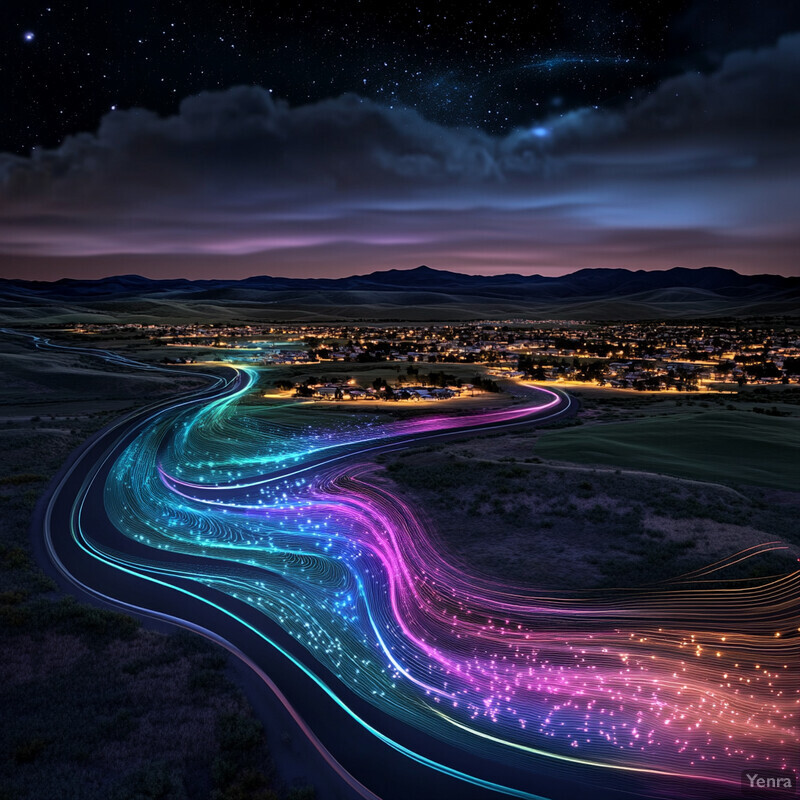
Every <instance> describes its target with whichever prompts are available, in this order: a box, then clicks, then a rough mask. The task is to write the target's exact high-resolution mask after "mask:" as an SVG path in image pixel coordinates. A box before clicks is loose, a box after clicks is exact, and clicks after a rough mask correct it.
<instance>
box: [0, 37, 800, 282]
mask: <svg viewBox="0 0 800 800" xmlns="http://www.w3.org/2000/svg"><path fill="white" fill-rule="evenodd" d="M799 82H800V35H795V36H787V37H784V38H782V39H781V40H779V41H778V43H777V44H776V45H775V46H773V47H770V48H763V49H760V50H754V51H740V52H736V53H732V54H730V55H728V56H727V57H726V58H725V59H724V60H723V61H722V63H721V64H720V66H719V68H718V69H716V70H715V71H714V72H712V73H709V74H699V73H687V74H684V75H681V76H679V77H676V78H673V79H670V80H668V81H666V82H664V83H663V84H662V85H661V86H659V87H658V88H657V89H656V90H655V91H654V92H653V93H651V94H650V95H648V96H646V97H643V98H641V99H640V100H638V101H636V102H634V103H631V104H630V105H629V106H628V107H627V108H625V109H622V110H620V111H617V112H608V111H602V110H594V109H585V110H581V111H576V112H571V113H568V114H566V115H564V116H560V117H554V118H553V119H551V120H549V121H547V122H544V123H541V124H539V125H537V126H536V127H535V128H531V129H518V130H515V131H514V132H513V133H511V134H509V135H507V136H504V137H495V136H491V135H489V134H487V133H484V132H480V131H477V130H473V129H462V128H448V127H443V126H441V125H438V124H435V123H433V122H430V121H428V120H426V119H424V118H423V117H422V116H420V115H419V114H418V113H417V112H416V111H412V110H409V109H403V108H394V109H391V108H388V107H386V106H382V105H379V104H377V103H375V102H372V101H369V100H365V99H363V98H360V97H357V96H354V95H344V96H341V97H338V98H334V99H330V100H325V101H322V102H319V103H314V104H310V105H305V106H299V107H290V106H289V105H288V104H286V103H285V102H282V101H279V100H275V99H273V97H272V96H271V94H270V93H269V92H268V91H266V90H264V89H261V88H259V87H244V86H240V87H235V88H232V89H229V90H227V91H222V92H215V93H203V94H199V95H196V96H193V97H190V98H188V99H186V100H185V101H184V102H183V103H182V104H181V107H180V110H179V112H178V113H177V114H176V115H174V116H171V117H166V118H162V117H159V116H157V115H156V114H154V113H152V112H149V111H145V110H141V109H132V110H129V111H117V112H114V113H112V114H109V115H108V116H106V117H105V118H104V119H103V121H102V124H101V125H100V127H99V129H98V131H97V133H96V134H81V135H78V136H73V137H70V138H68V139H67V140H65V141H64V143H63V144H62V145H61V146H60V147H59V148H58V149H56V150H38V151H34V153H33V154H32V155H31V156H30V157H28V158H23V157H19V156H13V155H0V265H2V269H3V272H5V273H10V272H12V271H15V270H17V269H18V267H19V264H20V263H21V262H20V261H19V260H18V259H19V258H20V257H21V256H38V257H41V256H52V257H59V256H61V257H70V256H111V255H115V254H119V255H132V256H145V255H148V256H150V257H152V259H153V261H152V263H153V265H154V266H153V270H155V269H156V268H157V267H156V266H155V265H156V264H158V265H159V266H158V269H166V270H169V269H170V267H169V263H170V262H169V258H170V257H178V256H182V255H187V254H196V255H202V256H208V257H212V258H213V259H215V262H214V263H218V261H217V259H220V258H223V257H225V256H230V257H237V256H248V260H247V269H248V271H249V273H252V272H253V271H256V272H258V271H261V270H260V269H259V268H258V265H263V268H264V270H269V271H273V272H281V271H283V272H287V271H290V270H292V269H301V267H299V266H298V265H300V264H309V263H313V264H314V265H315V267H314V269H317V270H318V271H319V272H322V273H328V274H333V273H339V274H342V273H348V272H353V271H358V270H360V269H364V268H371V267H372V266H374V265H376V264H386V265H391V264H392V259H393V258H397V261H396V262H394V265H399V266H405V265H407V266H411V265H415V264H416V263H419V262H422V261H428V262H430V261H431V260H433V258H434V257H435V258H436V259H438V264H439V265H441V266H450V267H453V268H458V267H462V266H464V267H469V268H473V269H476V270H477V269H483V270H490V269H492V267H493V265H496V264H504V265H506V264H513V266H514V268H515V269H525V268H526V267H530V268H536V269H543V268H547V267H558V268H567V267H580V266H594V265H598V264H599V263H600V261H602V262H603V264H604V265H606V266H631V267H641V266H644V267H648V266H672V265H673V264H676V263H682V264H685V265H689V266H700V265H704V264H708V263H717V264H719V265H721V266H733V267H737V268H740V269H744V270H747V271H763V270H764V269H774V270H780V271H784V272H790V271H793V270H796V269H797V265H796V263H795V262H794V261H793V260H792V259H791V256H790V254H791V252H792V248H793V246H795V248H796V245H798V244H800V221H798V220H797V215H796V208H797V207H798V201H799V200H800V197H799V196H798V193H799V190H798V187H799V186H800V161H799V160H798V156H797V153H796V149H797V148H796V142H797V141H798V134H800V109H799V108H798V104H797V103H796V92H797V89H796V87H797V86H798V85H800V83H799ZM326 251H327V252H328V254H329V259H328V263H327V266H326V264H325V252H326ZM259 256H260V258H259ZM15 259H16V260H15ZM347 259H350V261H347ZM404 259H408V263H405V262H404V261H403V260H404ZM401 261H403V263H400V262H401ZM756 261H758V263H756ZM175 263H176V264H180V266H179V267H175V269H176V270H179V271H180V272H182V273H184V274H185V273H186V267H185V262H184V261H183V260H180V261H176V262H175ZM237 263H238V262H237ZM143 271H147V270H143Z"/></svg>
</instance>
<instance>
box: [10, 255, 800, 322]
mask: <svg viewBox="0 0 800 800" xmlns="http://www.w3.org/2000/svg"><path fill="white" fill-rule="evenodd" d="M766 315H788V316H795V315H800V278H797V277H785V276H781V275H742V274H740V273H738V272H735V271H733V270H729V269H720V268H717V267H704V268H700V269H686V268H680V267H676V268H674V269H669V270H662V271H648V270H636V271H633V270H627V269H582V270H578V271H577V272H572V273H569V274H567V275H561V276H558V277H546V276H542V275H517V274H504V275H491V276H485V275H467V274H463V273H459V272H450V271H446V270H437V269H431V268H430V267H427V266H421V267H417V268H416V269H408V270H401V269H390V270H385V271H379V272H372V273H370V274H368V275H354V276H350V277H346V278H280V277H270V276H257V277H252V278H246V279H243V280H226V279H217V280H188V279H183V278H180V279H168V280H154V279H150V278H145V277H142V276H140V275H119V276H114V277H109V278H101V279H98V280H76V279H66V278H65V279H62V280H58V281H53V282H44V281H26V280H3V279H0V321H2V322H4V323H6V324H11V323H15V322H17V323H24V322H29V323H47V322H51V323H58V322H68V321H95V322H102V321H109V322H110V321H140V322H151V321H152V322H163V321H174V322H182V321H190V320H198V321H209V320H226V321H227V320H231V321H234V320H236V321H239V320H241V321H275V322H286V321H294V320H297V321H300V320H306V321H323V320H324V321H327V320H330V321H339V320H354V319H358V320H373V319H374V320H388V319H401V320H409V321H423V320H468V319H496V318H509V317H530V318H539V319H541V318H559V319H565V318H568V319H583V320H585V319H605V320H608V319H644V318H648V319H654V318H671V319H680V318H698V317H720V316H734V317H748V316H749V317H752V316H766Z"/></svg>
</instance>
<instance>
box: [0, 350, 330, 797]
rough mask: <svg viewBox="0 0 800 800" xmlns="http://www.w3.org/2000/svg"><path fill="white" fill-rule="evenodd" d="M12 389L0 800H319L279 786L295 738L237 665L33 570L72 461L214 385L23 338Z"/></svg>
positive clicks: (2, 449)
mask: <svg viewBox="0 0 800 800" xmlns="http://www.w3.org/2000/svg"><path fill="white" fill-rule="evenodd" d="M0 374H1V375H2V378H3V380H2V383H0V520H2V524H0V652H1V653H2V657H0V707H2V709H3V725H2V727H0V800H62V799H63V798H70V800H145V798H162V800H183V799H184V798H188V797H192V798H195V797H197V798H212V800H234V798H236V799H237V800H242V799H243V798H254V799H256V800H278V799H279V798H287V799H288V798H294V800H308V798H311V797H313V796H314V790H313V789H310V788H308V787H307V786H305V785H295V781H294V778H292V779H289V778H288V775H286V774H282V772H281V770H280V769H278V770H276V767H275V766H274V764H273V756H275V757H274V761H275V762H276V763H277V764H278V766H279V767H281V765H283V763H284V762H285V760H286V758H287V756H286V755H285V753H284V752H283V749H282V748H283V747H284V744H282V742H284V739H283V736H284V734H283V733H282V732H278V731H264V730H263V728H262V726H261V723H259V722H258V721H257V720H256V718H255V716H254V714H253V712H252V710H251V709H250V707H249V705H248V703H247V701H246V700H245V698H244V696H243V695H242V693H241V691H240V690H239V689H238V688H236V686H235V685H234V684H233V683H232V682H231V680H230V679H229V673H230V659H229V657H228V655H227V653H226V652H225V651H223V650H221V649H220V648H218V647H216V646H214V645H211V644H209V643H207V642H206V641H205V640H204V639H201V638H199V637H197V636H194V635H189V634H172V635H165V634H161V633H157V632H155V631H152V630H146V629H143V628H141V627H140V626H139V624H138V623H137V622H136V621H135V620H134V619H133V618H131V617H127V616H125V615H122V614H117V613H114V612H111V611H105V610H101V609H98V608H95V607H93V606H89V605H86V604H83V603H79V602H77V601H75V600H74V599H72V598H71V597H69V596H66V595H64V594H62V593H61V592H60V591H58V589H57V587H56V585H55V584H54V583H53V581H51V580H50V579H49V578H48V577H47V576H46V575H44V574H43V573H42V571H41V570H40V569H39V568H38V567H37V565H36V564H35V563H34V561H33V560H32V558H31V553H30V543H29V530H28V529H29V525H30V517H31V513H32V511H33V508H34V505H35V503H36V500H37V498H38V497H39V495H40V494H41V492H42V491H43V490H44V488H45V486H46V485H47V482H48V481H49V479H50V478H51V477H52V476H53V475H54V474H55V472H56V471H57V470H58V468H59V467H60V465H61V464H62V463H63V462H64V460H65V459H66V458H67V456H68V454H69V453H70V452H71V451H72V450H73V449H74V448H75V447H77V446H78V445H79V444H80V443H81V442H82V441H83V440H84V439H86V438H87V437H88V436H89V435H91V434H92V433H93V432H94V431H96V430H98V429H99V428H101V427H103V425H105V424H106V423H107V422H109V421H110V420H111V419H113V418H115V417H117V416H119V414H120V413H121V412H123V411H125V410H127V409H131V408H134V407H137V406H140V405H142V404H144V403H147V402H150V401H152V400H155V399H157V398H158V397H162V396H166V395H167V394H171V393H174V392H176V391H180V390H182V389H188V388H190V387H192V386H195V385H198V380H197V379H196V378H193V377H192V376H191V373H189V372H187V374H186V377H185V378H182V379H180V378H179V379H178V380H177V381H176V380H175V377H174V376H158V375H150V374H145V375H142V374H140V373H137V372H134V371H129V370H124V369H122V370H121V369H117V368H112V367H108V366H106V365H103V364H102V363H100V362H97V361H96V360H94V359H87V358H85V357H76V356H70V355H65V354H63V353H59V354H55V353H52V352H49V351H34V350H31V349H29V348H28V347H27V346H26V345H24V344H23V343H21V342H20V340H16V339H13V338H9V337H2V353H0ZM288 735H289V734H288V733H286V736H288ZM279 737H280V738H279ZM268 739H269V740H270V741H272V742H273V743H274V742H278V748H281V749H278V750H276V749H275V747H272V748H270V747H269V746H268V744H267V741H268ZM285 746H286V747H289V744H286V745H285ZM290 758H294V756H290ZM293 769H294V767H293ZM301 780H302V779H301Z"/></svg>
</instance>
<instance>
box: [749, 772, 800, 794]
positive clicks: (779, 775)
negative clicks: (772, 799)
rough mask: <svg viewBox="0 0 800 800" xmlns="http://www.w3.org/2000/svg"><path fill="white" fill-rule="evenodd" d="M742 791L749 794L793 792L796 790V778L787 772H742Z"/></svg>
mask: <svg viewBox="0 0 800 800" xmlns="http://www.w3.org/2000/svg"><path fill="white" fill-rule="evenodd" d="M742 789H743V790H745V791H747V792H749V791H754V792H765V791H773V792H791V793H792V794H794V790H795V776H794V775H793V774H792V773H788V774H787V773H785V772H763V771H762V772H755V771H754V772H750V771H749V770H745V771H744V772H742Z"/></svg>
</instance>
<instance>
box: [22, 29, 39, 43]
mask: <svg viewBox="0 0 800 800" xmlns="http://www.w3.org/2000/svg"><path fill="white" fill-rule="evenodd" d="M22 38H23V39H24V40H25V41H26V42H32V41H33V40H34V39H35V38H36V35H35V34H34V33H33V31H25V33H23V34H22Z"/></svg>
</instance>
